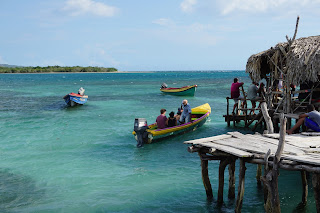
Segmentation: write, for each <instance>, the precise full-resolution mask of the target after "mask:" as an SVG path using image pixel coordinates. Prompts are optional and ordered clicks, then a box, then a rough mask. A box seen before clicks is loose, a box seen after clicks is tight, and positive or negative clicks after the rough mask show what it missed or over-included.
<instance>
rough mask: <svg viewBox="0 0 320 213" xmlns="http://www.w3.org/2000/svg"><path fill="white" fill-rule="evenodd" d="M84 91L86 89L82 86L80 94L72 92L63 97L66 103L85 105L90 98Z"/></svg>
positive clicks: (69, 104)
mask: <svg viewBox="0 0 320 213" xmlns="http://www.w3.org/2000/svg"><path fill="white" fill-rule="evenodd" d="M84 91H85V90H84V89H83V88H82V87H81V88H80V89H79V91H78V94H77V93H73V92H71V93H69V94H67V95H65V96H64V97H63V99H64V100H65V102H66V104H67V105H68V106H71V107H73V106H77V105H83V104H85V103H86V102H87V100H88V96H87V95H84Z"/></svg>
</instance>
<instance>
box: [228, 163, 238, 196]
mask: <svg viewBox="0 0 320 213" xmlns="http://www.w3.org/2000/svg"><path fill="white" fill-rule="evenodd" d="M235 169H236V159H232V160H231V162H230V164H229V168H228V170H229V190H228V198H229V199H234V198H235V196H236V195H235V189H236V178H235Z"/></svg>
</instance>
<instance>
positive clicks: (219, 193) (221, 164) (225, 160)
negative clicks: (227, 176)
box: [218, 158, 229, 204]
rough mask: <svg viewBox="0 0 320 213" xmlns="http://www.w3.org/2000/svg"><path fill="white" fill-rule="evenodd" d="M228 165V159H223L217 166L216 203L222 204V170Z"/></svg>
mask: <svg viewBox="0 0 320 213" xmlns="http://www.w3.org/2000/svg"><path fill="white" fill-rule="evenodd" d="M228 164H229V159H228V158H225V159H223V160H220V165H219V188H218V203H219V204H222V203H223V186H224V170H225V168H226V166H227V165H228Z"/></svg>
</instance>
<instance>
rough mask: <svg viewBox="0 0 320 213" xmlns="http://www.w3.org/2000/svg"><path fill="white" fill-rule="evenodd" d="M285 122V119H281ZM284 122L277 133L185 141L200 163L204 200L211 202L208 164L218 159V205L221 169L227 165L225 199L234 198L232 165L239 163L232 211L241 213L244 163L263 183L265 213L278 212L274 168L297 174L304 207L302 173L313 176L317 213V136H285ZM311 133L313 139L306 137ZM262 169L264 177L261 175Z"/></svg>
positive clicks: (319, 159) (319, 179) (319, 155)
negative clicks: (234, 205)
mask: <svg viewBox="0 0 320 213" xmlns="http://www.w3.org/2000/svg"><path fill="white" fill-rule="evenodd" d="M284 120H286V119H284ZM285 122H286V121H284V125H283V126H282V127H281V130H280V134H265V135H261V134H257V133H256V134H241V133H239V132H229V133H227V134H223V135H218V136H213V137H208V138H201V139H197V140H191V141H186V142H184V143H186V144H190V145H191V146H190V147H188V151H189V152H190V153H193V152H197V153H198V154H199V156H200V160H201V168H202V180H203V184H204V187H205V190H206V194H207V198H208V199H212V197H213V194H212V188H211V183H210V180H209V175H208V161H209V160H220V166H219V188H218V199H217V202H218V203H222V202H223V186H224V170H225V168H226V166H228V165H229V190H228V198H231V199H232V198H235V162H236V160H237V159H239V160H240V167H239V169H240V171H239V185H238V195H237V201H236V207H235V212H241V207H242V200H243V196H244V177H245V170H246V168H245V164H246V163H252V164H258V169H257V181H258V183H260V181H262V182H263V183H264V186H265V187H264V189H265V190H264V192H265V209H266V212H280V202H279V194H278V183H277V180H278V179H277V178H278V174H279V171H278V169H279V168H281V169H285V170H290V171H300V172H301V177H302V184H303V195H302V203H303V204H307V195H308V185H307V184H308V183H307V179H306V173H307V172H310V173H313V181H312V182H313V188H314V190H313V191H314V196H315V200H316V208H317V212H320V133H318V134H317V133H301V134H294V135H286V134H285ZM312 134H314V135H315V136H309V135H312ZM262 166H264V170H265V173H264V176H262Z"/></svg>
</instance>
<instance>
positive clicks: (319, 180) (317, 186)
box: [312, 173, 320, 213]
mask: <svg viewBox="0 0 320 213" xmlns="http://www.w3.org/2000/svg"><path fill="white" fill-rule="evenodd" d="M312 186H313V194H314V198H315V201H316V207H317V212H318V213H320V174H319V173H313V175H312Z"/></svg>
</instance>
